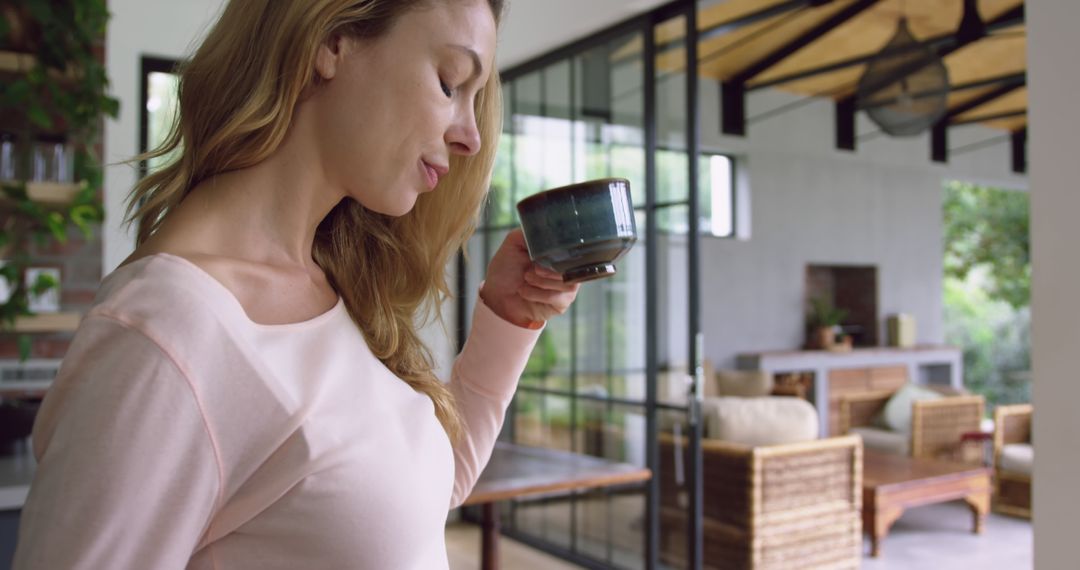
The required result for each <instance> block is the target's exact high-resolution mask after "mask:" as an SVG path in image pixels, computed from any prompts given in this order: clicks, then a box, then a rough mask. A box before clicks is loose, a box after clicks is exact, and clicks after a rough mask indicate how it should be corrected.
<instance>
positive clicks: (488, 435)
mask: <svg viewBox="0 0 1080 570" xmlns="http://www.w3.org/2000/svg"><path fill="white" fill-rule="evenodd" d="M577 292H578V286H577V285H568V284H565V283H563V282H562V278H561V277H560V276H559V275H558V274H555V273H553V272H551V271H548V270H546V269H544V268H541V267H538V266H535V265H534V264H533V263H532V261H531V260H530V259H529V252H528V249H527V248H526V246H525V237H524V235H523V234H522V233H521V230H515V231H512V232H510V233H509V234H508V235H507V236H506V239H505V240H504V241H503V243H502V245H501V246H500V247H499V250H498V251H496V252H495V255H494V256H493V257H492V259H491V264H490V265H489V266H488V271H487V279H486V280H485V281H484V284H483V285H482V286H481V287H480V300H479V301H478V302H477V303H476V310H475V311H474V313H473V326H472V331H471V332H470V333H469V339H468V341H467V342H466V343H465V347H464V349H463V350H462V351H461V355H459V356H458V359H457V361H456V362H455V363H454V369H453V374H452V376H451V380H450V390H451V391H452V392H453V393H454V396H455V398H456V399H457V404H458V408H459V409H460V410H461V415H462V420H463V422H464V424H465V426H464V427H465V435H464V437H463V438H462V440H463V441H460V442H458V444H457V445H455V446H454V460H455V461H454V462H455V465H456V468H455V477H454V494H453V497H452V499H451V507H455V506H457V505H460V504H461V503H462V502H463V501H464V500H465V499H466V498H467V497H468V496H469V493H470V492H471V491H472V488H473V485H475V484H476V480H477V478H479V477H480V472H481V471H483V469H484V466H485V465H487V462H488V459H489V458H490V457H491V450H492V448H493V447H494V446H495V438H496V437H498V435H499V430H500V429H501V428H502V423H503V418H504V416H505V414H506V407H507V406H508V405H510V400H511V399H512V398H513V397H514V390H515V389H516V388H517V383H518V379H519V378H520V377H521V373H522V371H523V370H525V363H526V362H527V361H528V359H529V353H531V352H532V349H533V346H534V345H535V344H536V339H537V338H539V337H540V329H542V328H543V326H544V323H545V322H546V321H547V319H548V318H550V317H552V316H554V315H559V314H562V313H564V312H566V310H567V309H568V308H569V307H570V304H571V303H573V302H574V299H575V298H576V296H577Z"/></svg>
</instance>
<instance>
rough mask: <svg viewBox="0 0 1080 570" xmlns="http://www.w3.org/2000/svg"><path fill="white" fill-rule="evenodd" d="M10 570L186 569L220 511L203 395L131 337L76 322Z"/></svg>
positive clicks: (103, 324) (44, 415) (128, 331)
mask: <svg viewBox="0 0 1080 570" xmlns="http://www.w3.org/2000/svg"><path fill="white" fill-rule="evenodd" d="M33 442H34V454H35V456H36V458H37V460H38V466H37V472H36V473H35V476H34V481H33V484H32V485H31V488H30V494H29V496H28V497H27V501H26V504H25V506H24V507H23V511H22V518H21V521H20V527H19V542H18V546H17V548H16V552H15V560H14V565H13V568H15V569H16V570H31V569H32V570H37V569H42V568H48V569H50V570H68V569H76V568H80V569H87V570H90V569H94V570H97V569H101V568H109V569H110V570H127V569H131V570H135V569H139V570H142V569H147V568H184V567H186V566H187V564H188V561H189V559H190V558H191V556H192V554H193V550H194V549H195V546H196V545H197V544H198V542H199V539H200V537H201V536H202V535H203V533H204V532H205V531H206V527H207V525H208V524H209V521H210V520H211V517H212V515H213V513H214V511H215V509H216V508H217V507H218V505H217V503H218V500H219V493H220V489H221V477H222V473H221V467H220V462H219V458H218V457H217V454H216V448H215V444H214V440H213V437H212V433H211V431H210V426H208V425H207V423H206V420H205V418H204V416H203V413H202V410H201V408H200V403H199V398H198V394H197V393H196V391H195V390H194V387H193V386H192V384H191V383H190V382H189V380H188V378H187V377H186V376H185V373H184V371H183V370H181V369H180V368H179V367H178V366H177V363H176V362H174V361H173V360H172V359H171V358H170V357H169V355H168V354H166V352H165V351H163V350H162V348H161V347H160V346H159V345H158V344H157V343H155V342H154V341H152V340H151V339H149V338H147V337H146V336H145V335H144V334H142V333H140V332H138V331H136V330H134V329H133V328H131V327H129V326H127V325H126V324H124V323H121V322H119V321H117V320H114V319H112V318H110V317H105V316H90V317H87V319H86V320H85V321H84V322H83V324H82V326H81V327H80V329H79V332H78V334H77V335H76V337H75V340H74V341H73V342H72V345H71V348H70V350H69V352H68V355H67V356H66V357H65V359H64V362H63V366H62V368H61V370H60V374H59V375H58V376H57V378H56V380H55V381H54V382H53V386H52V388H51V389H50V390H49V393H48V394H47V395H46V397H45V400H44V402H43V403H42V407H41V410H40V412H39V414H38V418H37V420H36V421H35V425H34V434H33Z"/></svg>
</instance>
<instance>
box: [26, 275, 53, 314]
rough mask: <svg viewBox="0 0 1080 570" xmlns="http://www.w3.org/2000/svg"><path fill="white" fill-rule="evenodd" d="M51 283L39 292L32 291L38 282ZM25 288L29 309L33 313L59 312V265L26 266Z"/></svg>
mask: <svg viewBox="0 0 1080 570" xmlns="http://www.w3.org/2000/svg"><path fill="white" fill-rule="evenodd" d="M50 281H51V282H52V283H53V287H52V288H50V289H48V290H46V291H43V292H42V293H41V294H35V293H34V286H35V285H36V284H38V283H41V284H46V283H49V282H50ZM26 290H27V300H28V301H29V306H30V310H31V311H32V312H34V313H59V312H60V267H57V266H51V267H50V266H45V267H42V266H34V267H27V268H26Z"/></svg>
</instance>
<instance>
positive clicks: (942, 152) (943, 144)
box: [930, 80, 1027, 162]
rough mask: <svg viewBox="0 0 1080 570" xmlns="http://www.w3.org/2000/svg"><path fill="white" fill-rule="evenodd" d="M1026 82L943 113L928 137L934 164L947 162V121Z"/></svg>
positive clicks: (987, 93)
mask: <svg viewBox="0 0 1080 570" xmlns="http://www.w3.org/2000/svg"><path fill="white" fill-rule="evenodd" d="M1026 84H1027V81H1026V80H1024V81H1012V82H1007V83H1004V84H1002V85H1001V86H1000V87H998V88H997V89H994V90H991V91H988V92H986V93H983V94H982V95H979V96H978V97H975V98H974V99H972V100H970V101H964V102H963V103H961V104H959V105H957V106H955V107H953V108H951V109H949V110H948V112H946V113H945V116H944V117H942V118H941V119H938V122H937V123H934V128H933V131H932V132H931V135H930V159H931V160H933V161H934V162H948V161H949V148H948V147H949V137H948V132H949V121H951V120H952V119H954V118H955V117H957V116H959V115H962V114H964V113H967V112H968V111H971V110H974V109H977V108H979V107H981V106H983V105H985V104H987V103H989V102H991V101H993V100H995V99H1000V98H1001V97H1004V96H1006V95H1008V94H1009V93H1012V92H1013V91H1016V90H1017V89H1019V88H1021V87H1023V86H1025V85H1026Z"/></svg>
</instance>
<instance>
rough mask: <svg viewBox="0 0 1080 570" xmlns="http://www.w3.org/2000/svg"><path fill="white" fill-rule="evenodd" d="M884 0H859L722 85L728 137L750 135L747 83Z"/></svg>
mask: <svg viewBox="0 0 1080 570" xmlns="http://www.w3.org/2000/svg"><path fill="white" fill-rule="evenodd" d="M879 1H880V0H855V2H852V3H851V4H849V5H847V6H845V7H844V8H843V9H842V10H839V11H837V12H836V13H835V14H833V15H831V16H829V17H828V18H826V19H825V20H823V21H821V22H819V23H818V24H817V25H815V26H814V27H812V28H810V29H809V30H807V31H805V32H803V33H802V34H800V35H799V36H798V37H796V38H794V39H792V40H791V41H788V42H787V43H785V44H784V45H782V46H780V47H779V48H777V49H776V50H774V51H773V52H772V53H770V54H769V55H766V56H765V57H763V58H761V59H759V60H758V61H756V62H754V63H752V64H750V65H749V66H747V67H746V68H744V69H743V70H742V71H740V72H739V73H737V74H735V75H734V76H733V77H730V78H728V79H726V80H724V81H723V82H722V83H721V84H720V92H721V110H720V123H721V130H722V131H723V133H724V134H728V135H737V136H744V135H745V134H746V82H747V81H750V80H751V79H753V78H755V77H757V76H758V75H761V74H762V73H764V72H766V71H768V70H769V69H771V68H772V67H773V66H774V65H776V64H778V63H780V62H781V61H784V60H785V59H787V58H788V57H790V56H791V55H792V54H794V53H795V52H797V51H799V50H801V49H803V48H804V47H806V46H808V45H810V44H812V43H814V42H815V41H817V40H818V39H820V38H821V37H822V36H824V35H825V34H827V33H829V32H831V31H833V30H835V29H836V28H837V27H839V26H841V25H843V24H844V23H845V22H847V21H849V20H851V19H852V18H854V17H855V16H858V15H859V14H862V13H863V12H864V11H866V10H867V9H868V8H870V7H872V6H873V5H874V4H877V3H878V2H879Z"/></svg>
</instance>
